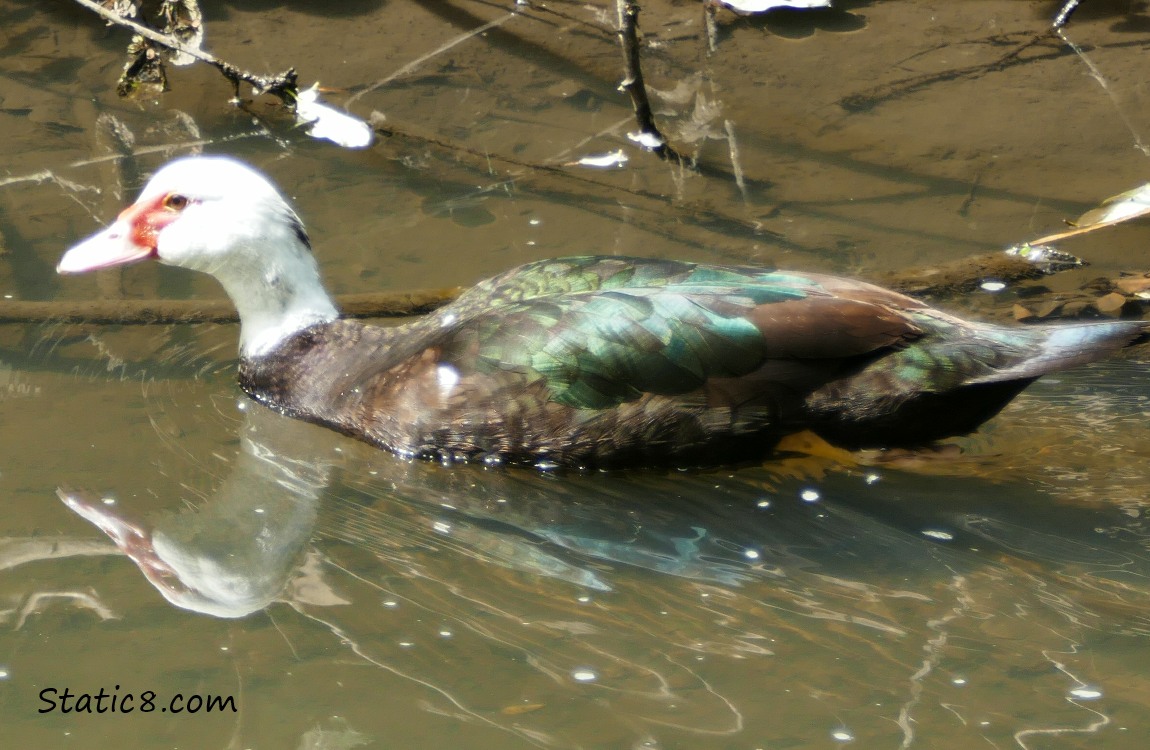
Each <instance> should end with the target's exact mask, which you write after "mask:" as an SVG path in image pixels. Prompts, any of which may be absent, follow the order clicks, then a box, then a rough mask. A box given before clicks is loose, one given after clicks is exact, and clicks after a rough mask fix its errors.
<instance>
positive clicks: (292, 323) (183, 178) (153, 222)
mask: <svg viewBox="0 0 1150 750" xmlns="http://www.w3.org/2000/svg"><path fill="white" fill-rule="evenodd" d="M145 258H155V259H156V260H159V261H160V262H161V263H166V264H168V265H173V266H181V267H183V268H190V269H192V270H194V271H202V272H204V273H207V274H211V275H212V276H214V277H216V278H217V279H218V280H219V281H220V283H221V284H222V285H223V287H224V291H226V292H227V293H228V296H229V297H231V299H232V302H233V303H234V304H235V306H236V309H237V310H238V311H239V315H240V355H241V356H243V357H255V356H259V355H261V354H265V353H267V352H269V351H271V350H272V349H273V348H274V347H275V346H276V345H277V344H278V343H280V342H281V341H282V340H283V339H284V338H286V337H288V336H290V335H291V334H293V333H295V332H297V331H300V330H302V329H304V328H307V327H308V326H311V325H314V324H316V323H323V322H328V321H331V320H334V319H335V318H336V317H337V315H338V313H337V312H336V309H335V305H334V304H333V303H332V301H331V298H330V297H329V296H328V295H327V293H326V292H325V291H324V289H323V284H322V282H321V281H320V277H319V269H318V267H317V265H316V262H315V258H314V256H313V255H312V253H311V246H310V244H309V243H308V239H307V233H306V232H305V231H304V228H303V223H302V222H301V221H300V220H299V217H298V216H296V214H295V212H294V211H293V210H292V209H291V206H289V205H288V203H287V201H286V200H285V199H284V197H283V196H282V195H280V193H279V191H278V190H276V188H275V186H274V185H272V183H271V182H270V181H269V180H268V179H267V178H266V177H264V176H263V175H262V174H260V173H259V172H257V171H256V170H254V169H252V168H251V167H249V166H247V165H246V164H242V163H240V162H238V161H235V160H234V159H229V158H226V157H221V156H205V157H191V158H186V159H179V160H177V161H174V162H171V163H170V164H167V165H166V166H164V167H163V168H162V169H161V170H160V171H158V172H156V174H155V175H154V176H153V177H152V179H151V180H149V181H148V184H147V185H146V186H145V187H144V190H143V192H142V193H141V194H140V197H139V199H138V200H137V201H136V202H135V203H134V204H133V205H131V206H129V207H128V208H127V209H125V210H124V211H123V212H122V213H121V214H120V216H119V217H118V218H117V219H116V222H115V223H114V224H112V225H111V226H109V227H108V228H106V229H104V230H103V231H102V232H99V233H98V234H95V235H93V236H91V237H89V238H88V239H86V240H84V241H83V242H81V243H80V244H78V245H76V246H75V247H73V248H71V249H70V250H68V252H66V253H65V254H64V257H62V258H61V259H60V263H59V265H57V266H56V270H57V271H58V272H59V273H84V272H86V271H94V270H97V269H100V268H108V267H110V266H118V265H123V264H126V263H134V262H136V261H140V260H144V259H145Z"/></svg>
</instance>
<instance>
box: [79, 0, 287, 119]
mask: <svg viewBox="0 0 1150 750" xmlns="http://www.w3.org/2000/svg"><path fill="white" fill-rule="evenodd" d="M76 2H77V3H79V4H80V5H82V6H84V7H85V8H87V9H88V10H90V11H92V12H93V13H95V14H97V15H98V16H100V17H101V18H103V19H104V20H106V21H108V22H109V23H111V24H115V25H116V26H122V27H123V28H126V29H131V30H132V31H134V32H135V33H137V34H139V35H140V36H142V37H144V38H145V39H148V40H150V41H153V42H155V43H156V44H159V45H161V46H163V47H167V48H168V49H170V50H174V51H176V52H180V53H183V54H185V55H188V56H189V57H194V58H195V59H197V60H199V61H200V62H205V63H207V64H208V65H211V66H212V67H214V68H215V69H216V70H218V71H220V73H222V74H223V76H224V78H227V79H228V81H230V82H231V84H232V89H233V91H234V92H235V101H237V102H238V101H239V99H240V81H245V82H247V83H250V84H251V85H252V86H254V87H255V89H256V91H257V92H259V93H261V94H271V95H273V96H276V97H278V98H279V99H280V100H281V101H283V102H284V103H285V104H287V105H289V106H291V105H293V104H294V103H295V98H296V94H297V93H298V91H299V87H298V84H297V82H296V78H297V76H296V72H295V69H294V68H288V69H287V70H285V71H284V72H283V73H280V74H278V75H274V76H260V75H256V74H255V73H250V72H248V71H246V70H243V69H242V68H238V67H236V66H235V65H232V64H231V63H229V62H227V61H226V60H221V59H219V58H217V57H216V56H215V55H212V54H209V53H207V52H204V51H203V50H200V49H196V48H195V47H189V46H188V45H186V44H184V43H183V42H181V41H180V40H179V39H177V38H176V37H174V36H169V35H167V34H161V33H160V32H158V31H155V30H153V29H149V28H148V27H147V26H143V25H141V24H138V23H136V22H135V21H132V20H129V19H127V18H123V17H121V16H120V15H118V14H116V13H113V12H112V11H110V10H108V9H106V8H104V7H103V6H101V5H100V4H99V3H95V2H93V0H76Z"/></svg>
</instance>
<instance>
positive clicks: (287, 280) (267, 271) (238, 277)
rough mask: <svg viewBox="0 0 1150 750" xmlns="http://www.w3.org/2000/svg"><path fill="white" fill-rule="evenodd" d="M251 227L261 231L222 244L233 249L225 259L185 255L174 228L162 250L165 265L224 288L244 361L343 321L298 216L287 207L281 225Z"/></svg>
mask: <svg viewBox="0 0 1150 750" xmlns="http://www.w3.org/2000/svg"><path fill="white" fill-rule="evenodd" d="M277 208H278V207H277ZM276 213H279V212H278V211H277V212H276ZM252 224H255V225H256V226H258V229H254V231H253V227H252V226H248V227H244V229H245V230H247V231H239V232H236V233H234V234H233V235H232V236H231V237H230V238H229V239H228V241H227V242H226V243H221V244H226V245H227V246H228V247H229V250H228V252H226V253H223V254H209V253H197V252H181V250H182V248H181V247H180V246H179V243H178V242H177V241H178V240H180V239H181V238H180V237H179V235H178V234H176V233H175V232H172V231H171V230H173V229H175V226H174V225H173V226H172V227H169V229H168V230H166V231H165V232H164V234H163V235H161V238H160V246H159V257H160V260H161V261H163V262H167V263H171V264H173V265H179V266H183V267H185V268H191V269H193V270H197V271H203V272H205V273H208V274H211V275H212V276H215V277H216V278H217V279H218V280H219V282H220V284H222V285H223V287H224V291H226V292H227V293H228V296H229V297H231V299H232V302H233V303H235V306H236V310H237V311H238V312H239V315H240V356H241V357H244V358H248V357H258V356H260V355H263V354H267V353H268V352H270V351H272V350H273V349H274V348H275V347H276V346H277V345H278V344H279V343H281V342H282V341H283V340H284V339H286V338H287V337H289V336H291V335H292V334H294V333H297V332H298V331H301V330H303V329H304V328H307V327H308V326H311V325H315V324H316V323H324V322H329V321H332V320H335V319H336V318H337V317H338V315H339V314H338V311H337V310H336V308H335V304H334V303H333V302H332V301H331V298H330V297H329V296H328V295H327V292H325V291H324V288H323V283H322V282H321V281H320V276H319V268H318V267H317V265H316V261H315V258H314V256H313V255H312V253H311V248H310V247H309V246H308V243H307V238H306V235H304V233H303V229H302V226H301V225H300V224H299V220H298V219H296V218H295V215H294V214H291V213H290V211H289V210H288V209H286V207H284V209H283V213H282V215H281V216H280V220H277V221H259V222H258V224H257V222H255V221H253V222H252ZM168 243H170V245H169V244H168ZM166 245H167V246H166Z"/></svg>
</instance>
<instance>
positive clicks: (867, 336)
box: [443, 267, 922, 409]
mask: <svg viewBox="0 0 1150 750" xmlns="http://www.w3.org/2000/svg"><path fill="white" fill-rule="evenodd" d="M696 268H703V270H704V271H706V275H702V274H694V272H693V271H692V272H689V274H688V276H687V278H685V279H678V280H675V281H673V282H668V283H664V284H662V285H660V286H654V287H634V286H630V287H623V288H616V289H609V290H602V289H600V290H598V291H590V292H574V293H570V292H569V293H566V294H562V295H557V294H551V295H537V296H531V297H527V298H526V299H522V300H519V301H507V300H504V301H503V302H502V303H501V304H499V305H497V306H495V307H493V308H491V309H489V310H486V311H484V312H482V313H478V314H474V315H472V316H470V317H469V318H468V320H467V321H466V323H465V324H464V325H463V327H462V329H461V330H460V331H458V335H454V336H451V337H449V338H450V339H451V340H452V341H454V342H456V344H457V346H452V345H451V343H450V342H449V341H445V342H444V344H445V345H446V350H445V351H444V352H443V354H444V355H445V356H446V357H447V358H448V359H456V361H458V362H464V361H465V359H464V358H472V359H473V360H474V362H475V364H474V366H475V367H477V368H478V369H480V370H486V371H488V372H496V371H511V372H517V373H520V374H521V375H523V376H525V377H526V378H527V380H528V381H535V380H542V381H543V382H544V383H545V384H546V386H547V388H548V390H549V392H550V394H551V398H552V400H554V401H556V402H558V403H561V404H564V405H567V406H572V407H575V408H586V409H602V408H608V407H611V406H616V405H618V404H620V403H622V402H625V401H630V400H633V399H636V398H639V397H640V396H642V395H643V394H647V393H649V394H658V395H666V396H674V395H679V394H686V393H691V392H696V391H699V389H701V388H702V387H703V386H704V385H706V384H708V381H711V382H714V381H719V380H722V381H723V382H724V383H725V389H724V392H730V393H731V398H741V395H740V394H741V391H743V390H744V389H742V388H739V387H738V380H739V379H746V380H747V381H748V383H747V385H748V386H751V381H757V382H756V384H755V386H754V389H759V388H762V386H763V384H762V382H761V381H762V380H763V378H764V377H766V378H772V377H779V378H784V379H788V380H789V381H790V382H788V383H787V385H788V387H789V388H790V389H791V390H799V391H804V390H810V389H814V388H817V387H818V386H820V385H821V384H822V382H824V381H825V379H826V378H827V377H830V376H831V375H833V374H834V373H836V372H838V371H839V370H840V369H841V367H840V365H841V364H842V363H845V362H850V361H858V360H860V359H861V360H869V359H870V358H872V357H874V356H876V355H877V354H878V353H880V352H881V351H883V350H894V349H898V348H901V347H903V346H905V345H906V344H907V343H908V342H909V341H912V340H914V339H915V338H917V337H918V336H920V335H921V333H922V332H921V330H920V329H919V328H918V327H917V326H916V325H915V324H914V323H913V322H912V321H911V320H910V318H909V317H908V316H906V315H905V314H903V313H901V312H900V311H898V310H896V309H893V308H891V307H888V306H886V305H883V304H879V303H877V302H870V301H860V300H857V299H850V298H843V297H838V296H832V295H831V294H829V293H826V292H825V291H821V290H817V289H813V288H807V289H804V288H801V287H800V286H798V285H796V284H795V283H794V282H793V281H792V280H791V279H790V278H788V277H781V278H778V277H776V278H766V277H767V276H769V274H762V272H757V273H758V274H759V275H760V278H757V279H754V280H748V279H746V278H745V277H744V278H742V282H743V283H742V284H738V283H734V282H735V279H734V278H731V277H729V276H728V274H730V273H731V270H730V269H727V268H720V269H716V268H714V267H696ZM716 274H720V275H722V278H719V279H718V280H717V281H716ZM664 279H665V277H660V280H664ZM476 345H477V348H475V347H476ZM452 349H454V351H452ZM812 361H817V363H818V366H817V367H814V368H811V367H807V366H806V363H809V362H812ZM776 373H777V374H776ZM804 378H809V379H810V382H809V383H806V384H804V383H803V382H801V381H802V380H803V379H804ZM711 392H712V393H714V392H716V391H714V389H711Z"/></svg>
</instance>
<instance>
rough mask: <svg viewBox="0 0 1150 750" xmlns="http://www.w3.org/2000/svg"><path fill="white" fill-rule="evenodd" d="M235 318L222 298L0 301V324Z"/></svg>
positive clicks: (396, 296) (378, 309) (397, 298)
mask: <svg viewBox="0 0 1150 750" xmlns="http://www.w3.org/2000/svg"><path fill="white" fill-rule="evenodd" d="M459 292H460V290H459V288H458V287H455V288H446V289H417V290H414V291H410V292H379V293H371V294H346V295H341V296H339V297H337V298H336V300H335V303H336V306H337V307H339V309H340V310H341V311H342V314H343V317H345V318H398V317H406V316H411V315H423V314H425V313H429V312H431V311H432V310H434V309H435V308H437V307H442V306H443V305H445V304H447V303H448V302H450V301H451V300H453V299H455V298H456V297H457V296H458V295H459ZM238 319H239V318H238V317H237V315H236V309H235V307H234V306H233V305H232V303H231V302H230V301H228V300H224V299H220V300H193V299H170V300H169V299H152V300H143V299H109V300H91V301H69V300H56V301H52V302H38V301H23V300H20V301H16V300H4V301H0V323H48V322H52V323H98V324H105V325H148V324H165V323H234V322H236V321H237V320H238Z"/></svg>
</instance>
